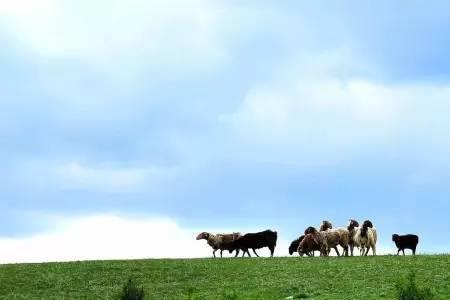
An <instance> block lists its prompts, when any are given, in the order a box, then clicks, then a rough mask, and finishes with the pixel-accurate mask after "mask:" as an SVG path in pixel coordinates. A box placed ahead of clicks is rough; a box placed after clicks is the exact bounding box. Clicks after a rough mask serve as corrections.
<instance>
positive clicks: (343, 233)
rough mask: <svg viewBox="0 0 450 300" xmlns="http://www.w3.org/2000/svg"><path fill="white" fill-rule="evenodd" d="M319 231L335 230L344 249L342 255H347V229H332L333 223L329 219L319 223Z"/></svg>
mask: <svg viewBox="0 0 450 300" xmlns="http://www.w3.org/2000/svg"><path fill="white" fill-rule="evenodd" d="M320 231H321V232H333V231H335V232H337V233H338V234H339V245H340V246H341V247H342V248H343V249H344V253H343V255H345V256H348V248H349V240H350V237H349V231H348V230H347V229H345V228H336V229H333V225H332V224H331V222H330V221H322V224H321V225H320Z"/></svg>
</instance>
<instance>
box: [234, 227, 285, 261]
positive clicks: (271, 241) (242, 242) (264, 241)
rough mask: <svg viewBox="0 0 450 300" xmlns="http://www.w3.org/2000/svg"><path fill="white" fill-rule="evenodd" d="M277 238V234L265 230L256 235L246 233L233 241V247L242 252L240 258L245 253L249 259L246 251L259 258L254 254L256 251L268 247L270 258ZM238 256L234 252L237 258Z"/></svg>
mask: <svg viewBox="0 0 450 300" xmlns="http://www.w3.org/2000/svg"><path fill="white" fill-rule="evenodd" d="M277 237H278V234H277V232H276V231H272V230H265V231H261V232H257V233H247V234H244V235H243V236H241V237H239V238H238V239H236V240H235V241H234V247H235V248H236V249H240V250H242V251H244V253H243V254H242V256H244V255H245V253H247V254H248V256H249V257H251V255H250V252H249V251H248V249H252V250H253V253H255V255H256V256H257V257H259V255H258V253H256V249H261V248H264V247H268V248H269V250H270V256H273V253H274V251H275V247H276V245H277ZM238 254H239V252H236V256H238Z"/></svg>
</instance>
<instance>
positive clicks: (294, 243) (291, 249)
mask: <svg viewBox="0 0 450 300" xmlns="http://www.w3.org/2000/svg"><path fill="white" fill-rule="evenodd" d="M304 238H305V236H304V235H302V236H301V237H299V238H298V239H296V240H293V241H292V243H291V245H290V246H289V255H292V254H293V253H294V252H297V249H298V245H300V243H301V241H302V240H303V239H304Z"/></svg>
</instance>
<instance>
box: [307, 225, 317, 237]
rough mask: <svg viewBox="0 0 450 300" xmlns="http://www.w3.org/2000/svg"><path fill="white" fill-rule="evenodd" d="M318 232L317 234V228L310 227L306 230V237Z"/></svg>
mask: <svg viewBox="0 0 450 300" xmlns="http://www.w3.org/2000/svg"><path fill="white" fill-rule="evenodd" d="M316 232H317V229H316V228H314V227H312V226H309V227H308V228H306V230H305V235H307V234H310V233H316Z"/></svg>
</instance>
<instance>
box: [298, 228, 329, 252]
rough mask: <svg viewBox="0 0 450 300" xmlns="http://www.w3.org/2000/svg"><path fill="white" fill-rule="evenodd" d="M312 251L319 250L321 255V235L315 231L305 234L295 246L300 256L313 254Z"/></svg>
mask: <svg viewBox="0 0 450 300" xmlns="http://www.w3.org/2000/svg"><path fill="white" fill-rule="evenodd" d="M314 251H319V252H320V256H322V255H323V242H322V235H321V234H319V233H318V232H317V231H316V232H314V233H308V234H306V235H305V237H304V238H303V240H302V241H301V242H300V243H299V245H298V248H297V252H298V254H299V255H300V256H303V255H304V254H306V255H307V256H314Z"/></svg>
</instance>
